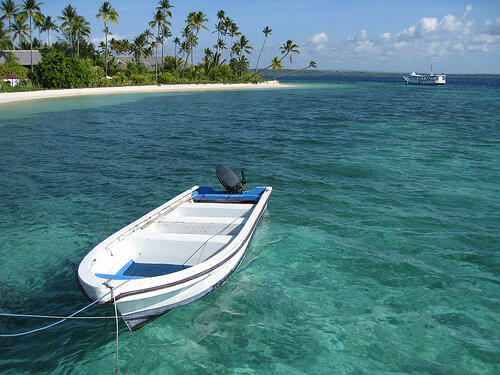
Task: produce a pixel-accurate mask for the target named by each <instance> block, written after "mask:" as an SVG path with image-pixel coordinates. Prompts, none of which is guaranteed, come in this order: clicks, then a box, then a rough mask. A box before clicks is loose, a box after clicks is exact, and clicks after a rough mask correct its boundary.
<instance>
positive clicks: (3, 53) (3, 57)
mask: <svg viewBox="0 0 500 375" xmlns="http://www.w3.org/2000/svg"><path fill="white" fill-rule="evenodd" d="M10 52H12V53H13V54H14V57H15V58H16V61H17V62H18V63H19V64H21V65H24V66H30V65H31V57H30V50H0V64H3V63H4V62H7V55H8V54H9V53H10ZM40 61H42V55H41V54H40V51H38V50H33V65H36V64H38V63H39V62H40Z"/></svg>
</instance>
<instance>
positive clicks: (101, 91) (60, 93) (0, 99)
mask: <svg viewBox="0 0 500 375" xmlns="http://www.w3.org/2000/svg"><path fill="white" fill-rule="evenodd" d="M278 87H287V85H283V84H281V83H279V82H278V81H268V82H263V83H233V84H224V83H207V84H186V85H159V86H156V85H151V86H125V87H98V88H84V89H64V90H40V91H27V92H6V93H0V104H7V103H13V102H20V101H27V100H36V99H50V98H62V97H68V96H82V95H109V94H130V93H141V92H175V91H209V90H244V89H266V88H278Z"/></svg>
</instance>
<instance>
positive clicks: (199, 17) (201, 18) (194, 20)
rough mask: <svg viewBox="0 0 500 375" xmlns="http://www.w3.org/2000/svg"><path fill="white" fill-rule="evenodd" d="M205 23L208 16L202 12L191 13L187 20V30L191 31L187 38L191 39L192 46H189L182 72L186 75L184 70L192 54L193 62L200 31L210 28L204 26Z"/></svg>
mask: <svg viewBox="0 0 500 375" xmlns="http://www.w3.org/2000/svg"><path fill="white" fill-rule="evenodd" d="M205 22H208V18H207V15H206V14H205V13H203V12H202V11H199V12H190V13H189V14H188V16H187V18H186V23H187V28H186V29H187V30H185V31H189V32H188V33H186V36H187V37H190V39H191V40H190V44H189V51H188V54H187V57H186V61H185V63H184V69H183V70H182V71H183V73H184V70H185V69H186V66H187V62H188V58H189V55H190V54H191V63H192V62H193V50H194V47H196V45H197V44H198V33H199V32H200V29H202V28H203V29H205V30H208V27H206V26H205V25H204V23H205ZM194 30H196V33H193V31H194ZM190 34H194V35H190Z"/></svg>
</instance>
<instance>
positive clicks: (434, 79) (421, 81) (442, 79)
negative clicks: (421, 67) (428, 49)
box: [403, 64, 446, 85]
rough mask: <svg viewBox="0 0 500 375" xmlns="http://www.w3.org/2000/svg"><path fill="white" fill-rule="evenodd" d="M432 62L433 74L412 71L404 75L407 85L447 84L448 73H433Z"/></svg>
mask: <svg viewBox="0 0 500 375" xmlns="http://www.w3.org/2000/svg"><path fill="white" fill-rule="evenodd" d="M433 66H434V64H431V74H417V73H415V72H412V73H411V74H409V75H407V76H403V79H404V80H405V82H406V84H407V85H446V74H434V73H432V67H433Z"/></svg>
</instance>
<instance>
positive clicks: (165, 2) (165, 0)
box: [156, 0, 174, 65]
mask: <svg viewBox="0 0 500 375" xmlns="http://www.w3.org/2000/svg"><path fill="white" fill-rule="evenodd" d="M173 7H174V6H173V5H171V4H170V1H169V0H160V2H159V3H158V6H157V7H156V9H158V10H161V11H162V12H163V15H164V24H163V26H162V32H161V36H162V38H161V61H162V65H163V63H164V59H163V56H164V44H165V39H168V38H170V37H171V36H172V34H171V33H170V30H169V29H168V27H167V25H168V26H170V25H171V23H170V22H169V21H168V18H172V12H171V11H170V8H173Z"/></svg>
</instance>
